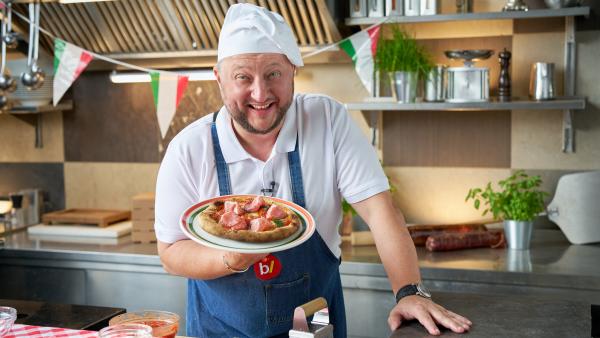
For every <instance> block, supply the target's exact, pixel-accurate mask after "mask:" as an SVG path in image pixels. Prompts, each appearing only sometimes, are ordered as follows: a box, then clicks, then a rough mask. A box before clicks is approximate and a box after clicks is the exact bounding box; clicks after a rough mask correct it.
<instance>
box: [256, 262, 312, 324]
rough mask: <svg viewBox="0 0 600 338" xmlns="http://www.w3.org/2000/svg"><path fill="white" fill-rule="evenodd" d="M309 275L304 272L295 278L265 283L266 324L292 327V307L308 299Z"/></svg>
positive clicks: (294, 307)
mask: <svg viewBox="0 0 600 338" xmlns="http://www.w3.org/2000/svg"><path fill="white" fill-rule="evenodd" d="M309 281H310V277H309V274H308V273H305V274H304V275H303V276H302V277H300V278H299V279H297V280H294V281H291V282H287V283H278V284H269V285H265V296H266V301H267V308H266V311H267V324H268V325H269V326H270V327H276V326H289V328H291V327H292V319H293V317H294V309H296V307H298V306H300V305H302V304H304V303H307V302H308V301H309V300H310V299H308V297H309V292H310V283H309Z"/></svg>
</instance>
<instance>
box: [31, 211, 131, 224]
mask: <svg viewBox="0 0 600 338" xmlns="http://www.w3.org/2000/svg"><path fill="white" fill-rule="evenodd" d="M129 218H131V211H129V210H108V209H65V210H59V211H54V212H49V213H46V214H44V215H43V216H42V222H43V223H44V224H57V223H58V224H93V225H97V226H99V227H106V226H108V225H109V224H111V223H115V222H118V221H123V220H127V219H129Z"/></svg>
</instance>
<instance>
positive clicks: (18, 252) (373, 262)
mask: <svg viewBox="0 0 600 338" xmlns="http://www.w3.org/2000/svg"><path fill="white" fill-rule="evenodd" d="M62 240H66V239H57V238H51V237H30V236H29V235H28V234H27V232H25V231H21V232H18V233H15V234H11V235H9V236H7V237H6V238H5V239H4V244H3V245H2V244H0V258H2V259H5V260H6V259H17V258H29V259H43V260H45V261H46V262H47V263H48V264H56V263H57V262H59V261H61V262H63V263H64V262H68V261H78V262H89V263H96V264H105V263H108V264H111V263H114V264H116V265H121V266H123V265H128V266H131V265H134V266H135V269H138V270H141V271H148V272H159V273H160V272H164V271H163V269H162V266H161V264H160V259H159V258H158V256H157V250H156V245H155V244H134V243H132V242H131V238H130V237H129V236H125V237H122V238H120V239H119V240H118V242H117V243H116V244H94V243H80V242H77V239H76V238H71V239H69V242H62ZM82 240H84V239H82ZM86 240H87V241H89V239H86ZM417 253H418V257H419V265H420V267H421V274H422V277H423V279H424V280H436V281H446V282H450V281H452V282H453V283H454V284H456V285H460V284H461V283H475V282H477V283H489V284H503V285H504V284H511V285H523V286H538V287H557V288H569V289H581V290H583V291H585V290H593V291H600V265H598V262H597V260H598V257H600V244H594V245H570V244H569V242H568V241H567V240H566V238H565V237H564V235H563V234H562V232H561V231H559V230H537V231H536V232H534V235H533V239H532V245H531V249H530V250H527V251H519V250H508V249H486V248H483V249H470V250H458V251H448V252H429V251H427V250H425V249H424V248H423V247H419V248H417ZM116 265H115V266H116ZM340 271H341V273H342V275H343V276H347V277H348V278H344V279H345V282H347V283H351V284H352V285H353V286H356V287H360V286H361V281H360V280H357V279H352V277H353V276H367V277H373V278H381V279H383V280H382V281H381V283H371V285H369V286H368V287H369V288H376V289H380V290H389V284H388V283H387V279H386V274H385V271H384V269H383V265H382V264H381V260H380V258H379V256H378V254H377V250H376V249H375V247H374V246H352V245H350V243H349V242H343V243H342V265H341V267H340ZM343 281H344V280H343ZM430 286H431V287H432V288H433V289H436V285H435V283H434V285H430ZM473 291H477V290H473ZM598 302H599V303H600V299H599V300H598Z"/></svg>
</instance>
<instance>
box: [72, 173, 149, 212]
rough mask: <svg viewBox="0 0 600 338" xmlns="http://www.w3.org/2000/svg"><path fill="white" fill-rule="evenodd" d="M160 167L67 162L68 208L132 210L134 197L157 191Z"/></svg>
mask: <svg viewBox="0 0 600 338" xmlns="http://www.w3.org/2000/svg"><path fill="white" fill-rule="evenodd" d="M158 167H159V164H158V163H97V162H66V163H65V191H66V196H67V199H66V205H67V207H68V208H107V209H111V208H116V209H130V208H131V198H132V197H133V196H135V195H136V194H139V193H143V192H152V191H154V189H155V184H156V175H157V174H158Z"/></svg>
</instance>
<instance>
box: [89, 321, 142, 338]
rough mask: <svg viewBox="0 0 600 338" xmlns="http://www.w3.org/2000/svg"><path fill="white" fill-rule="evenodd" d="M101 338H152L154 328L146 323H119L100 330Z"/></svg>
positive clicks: (99, 335)
mask: <svg viewBox="0 0 600 338" xmlns="http://www.w3.org/2000/svg"><path fill="white" fill-rule="evenodd" d="M98 337H99V338H152V328H151V327H150V326H148V325H144V324H119V325H114V326H108V327H105V328H103V329H102V330H100V332H98Z"/></svg>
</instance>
